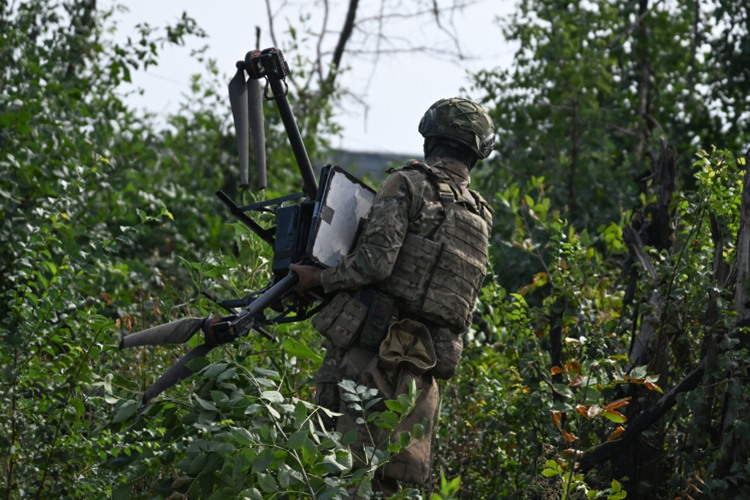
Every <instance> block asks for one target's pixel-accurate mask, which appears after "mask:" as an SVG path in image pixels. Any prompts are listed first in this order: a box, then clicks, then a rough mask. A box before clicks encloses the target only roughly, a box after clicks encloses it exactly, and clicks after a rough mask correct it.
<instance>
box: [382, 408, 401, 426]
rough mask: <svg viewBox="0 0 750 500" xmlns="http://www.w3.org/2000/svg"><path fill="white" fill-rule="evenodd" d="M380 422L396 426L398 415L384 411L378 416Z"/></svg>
mask: <svg viewBox="0 0 750 500" xmlns="http://www.w3.org/2000/svg"><path fill="white" fill-rule="evenodd" d="M380 420H381V421H383V422H385V423H387V424H390V425H396V424H397V423H398V415H396V414H395V413H393V412H392V411H384V412H382V413H381V414H380Z"/></svg>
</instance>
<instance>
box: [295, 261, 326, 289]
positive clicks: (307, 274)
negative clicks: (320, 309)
mask: <svg viewBox="0 0 750 500" xmlns="http://www.w3.org/2000/svg"><path fill="white" fill-rule="evenodd" d="M289 270H290V271H294V272H295V273H297V274H298V275H299V283H297V285H296V286H295V287H294V289H295V290H297V291H298V292H304V291H305V290H309V289H311V288H315V287H316V286H319V285H320V269H319V268H317V267H315V266H305V265H302V264H292V265H291V266H289Z"/></svg>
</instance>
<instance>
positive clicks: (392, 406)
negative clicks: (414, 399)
mask: <svg viewBox="0 0 750 500" xmlns="http://www.w3.org/2000/svg"><path fill="white" fill-rule="evenodd" d="M385 405H386V406H387V407H388V409H389V410H391V411H394V412H396V413H404V411H405V408H404V406H403V404H401V402H399V401H396V400H393V399H391V400H388V401H386V402H385Z"/></svg>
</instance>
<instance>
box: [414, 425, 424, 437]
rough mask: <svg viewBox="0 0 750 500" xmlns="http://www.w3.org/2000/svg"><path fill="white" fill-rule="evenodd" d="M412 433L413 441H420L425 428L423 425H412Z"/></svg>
mask: <svg viewBox="0 0 750 500" xmlns="http://www.w3.org/2000/svg"><path fill="white" fill-rule="evenodd" d="M412 433H413V434H414V439H417V440H419V439H422V438H423V437H424V433H425V426H424V425H423V424H414V428H413V429H412Z"/></svg>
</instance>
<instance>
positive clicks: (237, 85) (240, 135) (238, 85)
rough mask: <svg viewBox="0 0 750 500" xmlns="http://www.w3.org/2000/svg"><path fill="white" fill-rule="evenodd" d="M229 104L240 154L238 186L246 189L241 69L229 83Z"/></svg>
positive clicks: (244, 91)
mask: <svg viewBox="0 0 750 500" xmlns="http://www.w3.org/2000/svg"><path fill="white" fill-rule="evenodd" d="M238 64H239V63H238ZM229 103H230V104H231V106H232V117H233V118H234V131H235V132H236V134H237V151H238V152H239V154H240V184H242V185H243V186H245V187H247V185H248V172H249V169H250V135H249V132H250V131H249V130H248V128H249V121H248V117H247V114H248V104H247V86H246V85H245V70H244V69H243V68H242V67H238V68H237V73H235V74H234V77H233V78H232V80H231V81H230V82H229Z"/></svg>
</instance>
